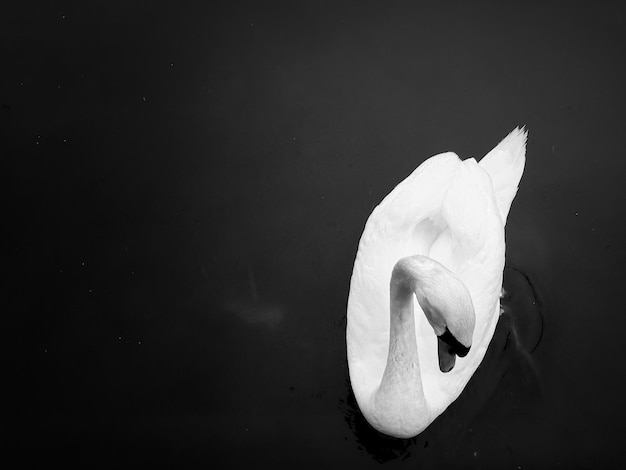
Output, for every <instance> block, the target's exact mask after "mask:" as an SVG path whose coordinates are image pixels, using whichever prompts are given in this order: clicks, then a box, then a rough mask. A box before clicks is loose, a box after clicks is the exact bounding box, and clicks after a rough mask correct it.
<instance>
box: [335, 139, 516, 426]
mask: <svg viewBox="0 0 626 470" xmlns="http://www.w3.org/2000/svg"><path fill="white" fill-rule="evenodd" d="M525 141H526V132H525V131H523V130H521V129H515V130H514V131H513V132H511V134H509V135H508V136H507V137H506V138H505V139H504V140H503V141H502V142H501V143H500V144H498V145H497V146H496V147H495V148H494V149H493V150H492V151H491V152H489V153H488V154H487V155H486V156H485V157H484V158H483V160H482V161H481V163H480V164H477V163H476V161H475V160H474V159H468V160H465V161H461V160H460V159H459V157H458V156H457V155H456V154H454V153H452V152H447V153H444V154H440V155H436V156H434V157H432V158H429V159H428V160H426V161H425V162H424V163H423V164H422V165H420V166H419V167H418V168H417V169H416V170H415V171H414V172H413V173H412V174H411V175H410V176H409V177H407V178H406V179H405V180H404V181H402V182H401V183H400V184H399V185H398V186H396V188H395V189H394V190H393V191H392V192H391V193H390V194H389V195H388V196H387V197H385V199H384V200H383V201H382V202H381V204H380V205H379V206H378V207H376V208H375V209H374V211H373V212H372V214H371V215H370V217H369V219H368V221H367V223H366V226H365V229H364V231H363V235H362V237H361V241H360V243H359V249H358V252H357V256H356V260H355V263H354V270H353V274H352V280H351V285H350V295H349V298H348V325H347V330H346V340H347V349H348V351H347V352H348V363H349V369H350V379H351V383H352V388H353V391H354V393H355V397H356V399H357V401H358V403H359V406H360V407H361V409H362V410H363V411H364V413H365V412H366V411H367V410H366V409H367V406H368V400H369V398H370V397H371V396H372V395H373V393H374V392H375V390H376V389H377V387H378V385H379V384H380V380H381V378H382V374H383V372H384V369H385V365H386V361H387V353H388V347H389V282H390V277H391V271H392V269H393V266H394V264H395V263H396V262H397V261H398V260H399V259H400V258H402V257H405V256H410V255H416V254H422V255H426V256H429V257H431V258H433V259H435V260H437V261H439V262H441V263H442V264H443V265H444V266H446V267H447V268H448V269H450V270H452V271H453V272H455V273H456V275H457V276H459V277H460V278H461V279H462V280H463V282H464V283H465V284H466V285H467V287H468V289H469V291H470V294H471V296H472V300H473V302H474V306H475V310H476V316H477V322H476V328H475V334H474V338H475V340H474V344H473V346H472V350H471V351H470V354H469V355H468V356H467V357H465V358H463V359H460V358H459V359H458V360H457V366H456V367H455V369H453V370H452V371H451V372H450V373H447V374H443V373H441V372H440V371H439V368H438V359H437V343H436V337H435V335H434V332H433V330H432V328H431V327H430V325H429V324H428V322H427V320H426V318H425V316H424V314H423V313H422V311H421V308H420V306H419V304H417V303H415V325H416V340H417V345H418V353H419V362H420V369H421V373H422V381H423V385H424V394H425V397H426V401H427V403H428V406H429V409H430V411H431V412H432V413H433V416H432V417H431V418H432V419H434V418H435V417H436V416H437V415H439V414H440V413H441V412H443V410H444V409H445V408H446V407H447V406H448V405H449V404H450V403H451V402H452V401H454V399H456V398H457V396H458V395H459V394H460V393H461V391H462V390H463V388H464V387H465V384H466V383H467V381H469V379H470V377H471V375H472V374H473V373H474V371H475V370H476V368H477V367H478V365H479V364H480V362H481V361H482V359H483V357H484V354H485V352H486V349H487V346H488V344H489V341H490V340H491V337H492V336H493V332H494V330H495V326H496V323H497V319H498V314H499V293H500V289H501V286H502V270H503V268H504V230H503V227H504V223H505V222H506V215H507V214H508V211H509V208H510V206H511V202H512V200H513V197H514V196H515V193H516V191H517V186H518V184H519V180H520V178H521V172H522V171H523V168H524V155H525Z"/></svg>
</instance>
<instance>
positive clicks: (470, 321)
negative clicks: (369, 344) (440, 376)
mask: <svg viewBox="0 0 626 470" xmlns="http://www.w3.org/2000/svg"><path fill="white" fill-rule="evenodd" d="M429 274H430V275H429V276H426V277H423V278H422V279H421V282H420V285H419V287H418V289H416V292H415V294H416V296H417V298H418V302H419V303H420V305H421V306H422V309H423V310H424V314H425V315H426V318H427V319H428V322H429V323H430V325H431V326H432V328H433V330H434V331H435V334H436V335H437V343H438V349H439V369H440V370H441V371H442V372H450V371H451V370H452V368H453V367H454V364H455V362H456V356H458V357H465V356H467V354H468V353H469V350H470V348H471V347H472V337H473V335H474V327H475V324H476V315H475V313H474V303H473V302H472V297H471V295H470V293H469V291H468V290H467V287H466V286H465V284H464V283H463V282H462V281H461V280H460V279H459V278H458V277H457V276H455V275H454V274H453V273H452V272H450V271H449V270H448V269H446V268H445V267H444V266H443V265H441V264H439V263H436V264H434V265H433V269H432V271H431V272H430V273H429Z"/></svg>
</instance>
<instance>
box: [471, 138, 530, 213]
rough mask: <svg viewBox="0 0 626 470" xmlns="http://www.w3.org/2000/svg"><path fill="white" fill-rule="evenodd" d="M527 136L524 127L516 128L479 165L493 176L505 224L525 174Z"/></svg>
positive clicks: (499, 207) (497, 199)
mask: <svg viewBox="0 0 626 470" xmlns="http://www.w3.org/2000/svg"><path fill="white" fill-rule="evenodd" d="M527 135H528V131H526V129H525V128H524V127H522V128H519V127H516V128H515V129H513V131H512V132H511V133H510V134H509V135H507V136H506V137H505V138H504V139H502V142H500V143H499V144H498V145H496V146H495V147H494V148H493V150H491V152H489V153H488V154H487V155H485V156H484V157H483V159H482V160H481V161H480V163H479V165H480V166H481V167H483V168H484V169H485V170H487V173H489V176H491V181H492V183H493V188H494V190H495V193H496V201H497V202H498V209H499V210H500V215H501V217H502V222H503V223H504V224H506V218H507V216H508V215H509V209H510V208H511V203H512V202H513V198H514V197H515V194H516V193H517V187H518V185H519V182H520V179H521V178H522V173H523V172H524V164H525V162H526V138H527Z"/></svg>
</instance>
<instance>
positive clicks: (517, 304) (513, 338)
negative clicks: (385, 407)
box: [341, 266, 545, 468]
mask: <svg viewBox="0 0 626 470" xmlns="http://www.w3.org/2000/svg"><path fill="white" fill-rule="evenodd" d="M539 292H540V291H539V289H537V287H536V286H535V284H534V283H533V281H532V277H531V275H529V274H528V273H525V272H524V271H523V270H522V269H521V268H519V267H515V266H507V267H506V268H505V271H504V292H503V297H502V299H501V315H500V319H499V321H498V325H497V328H496V331H495V333H494V336H493V338H492V340H491V343H490V345H489V348H488V350H487V353H486V355H485V358H484V359H483V362H482V363H481V365H480V366H479V368H478V369H477V371H476V373H475V374H474V376H473V377H472V378H471V380H470V381H469V383H468V385H467V386H466V388H465V390H464V391H463V393H462V394H461V396H460V397H459V398H458V399H457V400H456V401H455V402H454V403H452V404H451V405H450V407H448V409H447V410H446V411H445V412H444V413H443V414H442V415H441V416H439V417H438V418H437V419H436V420H435V421H434V422H433V423H432V424H431V425H430V426H429V427H428V428H427V429H426V430H425V431H424V432H423V433H421V434H420V435H418V436H416V437H414V438H411V439H396V438H393V437H389V436H386V435H384V434H381V433H379V432H378V431H376V430H375V429H374V428H372V427H371V426H370V425H369V423H368V422H367V421H366V420H365V418H364V417H363V415H362V414H361V412H360V410H359V408H358V405H357V403H356V399H355V397H354V394H353V393H352V389H351V387H350V384H349V378H348V377H346V384H347V390H348V396H347V398H346V400H345V402H344V401H343V400H342V401H341V405H342V408H343V409H344V419H345V421H346V423H347V424H348V426H349V427H350V429H351V430H352V432H353V434H354V436H355V438H356V442H357V446H358V447H359V449H360V450H362V451H364V452H367V453H368V454H369V455H370V456H371V457H372V458H373V459H374V460H376V461H377V462H379V463H385V462H392V461H396V462H402V461H404V460H407V459H411V460H413V459H416V460H419V461H420V462H421V463H422V465H425V466H426V467H428V465H429V464H432V465H435V466H436V465H441V464H443V463H445V464H446V465H447V466H450V465H451V466H453V467H454V466H455V465H459V466H464V465H465V464H464V462H465V463H467V462H468V459H471V461H473V462H475V464H476V465H479V466H480V465H489V463H493V464H510V465H515V466H513V467H512V468H517V465H518V464H519V461H520V459H519V457H520V455H519V454H520V452H519V451H518V450H516V445H515V444H514V442H511V441H512V440H508V439H507V435H506V433H504V432H503V431H502V429H501V428H502V427H506V426H507V425H508V424H509V423H511V422H514V421H515V419H516V417H519V416H521V415H527V414H530V413H531V412H532V411H533V408H537V407H538V406H539V404H540V403H541V402H543V391H542V381H541V373H540V368H539V367H538V365H537V363H536V361H535V358H534V356H533V353H534V352H535V351H536V350H537V349H538V348H540V346H541V341H542V338H543V328H544V321H545V320H544V312H543V303H542V301H541V298H540V296H539ZM482 449H488V456H487V458H488V461H485V460H482V461H481V459H480V457H481V453H482ZM484 454H487V452H485V453H484Z"/></svg>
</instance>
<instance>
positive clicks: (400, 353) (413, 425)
mask: <svg viewBox="0 0 626 470" xmlns="http://www.w3.org/2000/svg"><path fill="white" fill-rule="evenodd" d="M417 267H418V266H417ZM407 268H408V269H407ZM415 268H416V265H415V263H411V266H409V264H408V263H403V262H402V260H401V261H400V262H398V263H397V264H396V267H395V268H394V270H393V274H392V276H391V285H390V289H391V291H390V294H391V295H390V330H389V352H388V355H387V365H386V366H385V372H384V373H383V377H382V380H381V382H380V385H379V387H378V389H377V391H376V393H375V395H374V402H373V405H374V414H375V416H374V420H375V421H377V422H378V424H380V425H382V426H384V427H385V428H388V429H390V428H393V429H397V430H399V431H398V433H397V437H404V436H405V434H406V435H407V436H408V435H415V434H416V430H417V432H421V430H422V429H423V428H425V427H426V426H427V425H428V423H429V422H430V419H429V412H428V408H427V407H426V398H425V396H424V388H423V385H422V376H421V372H420V364H419V355H418V352H417V342H416V339H415V317H414V314H413V310H414V308H413V307H414V306H413V302H414V293H415V291H416V289H417V288H418V286H419V269H415ZM385 423H387V424H391V423H393V427H390V426H388V425H386V424H385ZM422 426H423V427H422ZM402 430H404V431H402Z"/></svg>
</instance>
